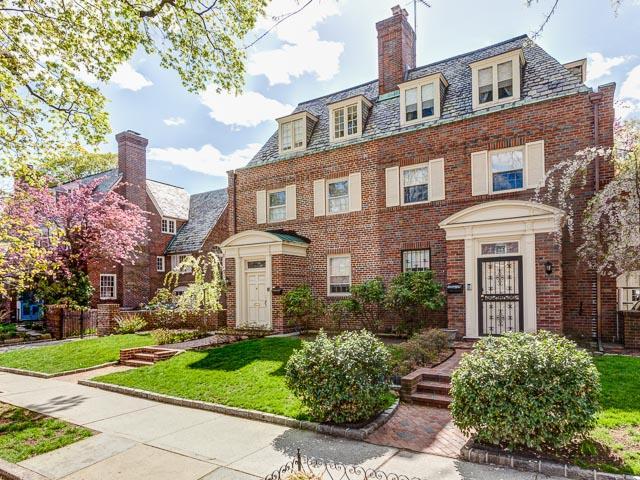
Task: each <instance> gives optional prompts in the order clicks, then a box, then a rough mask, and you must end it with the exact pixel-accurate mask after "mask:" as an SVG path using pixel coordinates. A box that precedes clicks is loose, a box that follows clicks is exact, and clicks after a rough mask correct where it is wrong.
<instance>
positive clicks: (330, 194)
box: [327, 178, 349, 213]
mask: <svg viewBox="0 0 640 480" xmlns="http://www.w3.org/2000/svg"><path fill="white" fill-rule="evenodd" d="M327 210H328V212H329V213H343V212H348V211H349V180H348V179H346V178H344V179H341V180H330V181H328V182H327Z"/></svg>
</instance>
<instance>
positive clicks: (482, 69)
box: [471, 50, 524, 110]
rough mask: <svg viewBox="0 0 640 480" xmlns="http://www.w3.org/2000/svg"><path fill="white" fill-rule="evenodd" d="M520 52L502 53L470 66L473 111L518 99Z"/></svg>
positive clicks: (521, 55) (521, 58)
mask: <svg viewBox="0 0 640 480" xmlns="http://www.w3.org/2000/svg"><path fill="white" fill-rule="evenodd" d="M523 63H524V56H523V54H522V50H514V51H512V52H507V53H503V54H501V55H497V56H495V57H492V58H488V59H485V60H481V61H479V62H474V63H472V64H471V74H472V76H471V84H472V88H473V95H472V99H473V100H472V102H473V109H474V110H478V109H480V108H485V107H490V106H493V105H499V104H501V103H505V102H513V101H516V100H519V99H520V70H521V66H522V65H523Z"/></svg>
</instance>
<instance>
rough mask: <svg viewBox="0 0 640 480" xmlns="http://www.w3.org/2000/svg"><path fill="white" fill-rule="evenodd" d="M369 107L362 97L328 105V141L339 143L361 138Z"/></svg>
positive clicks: (368, 103) (367, 101) (369, 104)
mask: <svg viewBox="0 0 640 480" xmlns="http://www.w3.org/2000/svg"><path fill="white" fill-rule="evenodd" d="M371 106H372V104H371V102H370V101H369V100H367V99H366V98H365V97H364V96H362V95H358V96H357V97H352V98H348V99H346V100H342V101H340V102H335V103H332V104H329V120H330V123H331V125H330V134H329V135H330V140H331V141H332V142H340V141H343V140H348V139H350V138H356V137H359V136H361V135H362V129H363V128H364V120H365V118H366V116H367V113H368V112H369V109H370V108H371Z"/></svg>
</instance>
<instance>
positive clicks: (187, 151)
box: [147, 143, 262, 177]
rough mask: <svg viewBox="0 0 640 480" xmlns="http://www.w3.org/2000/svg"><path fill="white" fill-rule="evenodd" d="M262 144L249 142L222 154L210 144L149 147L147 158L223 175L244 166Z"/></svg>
mask: <svg viewBox="0 0 640 480" xmlns="http://www.w3.org/2000/svg"><path fill="white" fill-rule="evenodd" d="M261 146H262V145H261V144H259V143H250V144H248V145H247V146H246V147H244V148H240V149H238V150H234V151H233V152H231V153H229V154H223V153H222V152H220V150H218V149H217V148H216V147H214V146H213V145H210V144H206V145H203V146H202V147H200V149H198V150H196V149H195V148H150V149H149V152H148V155H147V156H148V158H149V159H151V160H157V161H159V162H167V163H171V164H172V165H178V166H181V167H184V168H186V169H187V170H191V171H193V172H198V173H204V174H206V175H213V176H217V177H223V176H226V175H227V172H228V171H229V170H234V169H236V168H240V167H244V166H245V165H246V164H247V163H248V162H249V160H251V159H252V158H253V156H254V155H255V154H256V153H257V152H258V150H260V147H261Z"/></svg>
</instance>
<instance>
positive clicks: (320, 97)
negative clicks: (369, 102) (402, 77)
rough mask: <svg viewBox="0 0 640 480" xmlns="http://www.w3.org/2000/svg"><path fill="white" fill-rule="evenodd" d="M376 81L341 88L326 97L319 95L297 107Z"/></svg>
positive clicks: (375, 80)
mask: <svg viewBox="0 0 640 480" xmlns="http://www.w3.org/2000/svg"><path fill="white" fill-rule="evenodd" d="M377 81H378V79H377V78H376V79H374V80H369V81H368V82H364V83H361V84H359V85H353V86H351V87H347V88H343V89H342V90H338V91H337V92H332V93H327V94H326V95H321V96H319V97H316V98H311V99H309V100H305V101H304V102H300V103H298V106H300V105H304V104H307V103H311V102H316V101H318V100H320V99H323V98H325V97H332V96H334V95H338V94H339V93H343V92H346V91H348V90H353V89H356V88H360V87H364V86H365V85H369V84H372V83H375V82H377Z"/></svg>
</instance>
